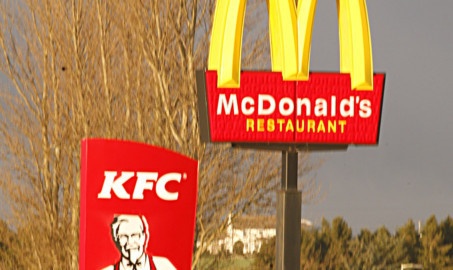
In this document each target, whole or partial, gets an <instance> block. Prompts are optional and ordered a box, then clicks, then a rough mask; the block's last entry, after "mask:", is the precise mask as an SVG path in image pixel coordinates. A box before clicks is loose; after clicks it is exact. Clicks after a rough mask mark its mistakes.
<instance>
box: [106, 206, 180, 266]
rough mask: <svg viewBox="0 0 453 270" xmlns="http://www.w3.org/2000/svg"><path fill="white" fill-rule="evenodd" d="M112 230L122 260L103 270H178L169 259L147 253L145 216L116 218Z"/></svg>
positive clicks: (147, 234)
mask: <svg viewBox="0 0 453 270" xmlns="http://www.w3.org/2000/svg"><path fill="white" fill-rule="evenodd" d="M111 229H112V230H111V233H112V238H113V242H115V245H116V247H117V248H118V250H119V252H120V253H121V258H120V260H119V261H118V262H116V263H115V264H113V265H110V266H108V267H106V268H104V269H103V270H176V268H175V267H174V266H173V264H172V263H171V262H170V261H169V260H168V259H167V258H164V257H158V256H151V255H149V254H147V253H146V248H147V246H148V241H149V232H148V223H147V221H146V219H145V217H144V216H138V215H119V216H116V217H115V218H114V219H113V222H112V224H111Z"/></svg>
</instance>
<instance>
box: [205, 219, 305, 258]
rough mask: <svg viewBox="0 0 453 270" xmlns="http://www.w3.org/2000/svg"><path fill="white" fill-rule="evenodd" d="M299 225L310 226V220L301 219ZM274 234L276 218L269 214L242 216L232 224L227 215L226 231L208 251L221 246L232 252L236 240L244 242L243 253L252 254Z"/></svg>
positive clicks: (214, 251) (216, 250) (214, 252)
mask: <svg viewBox="0 0 453 270" xmlns="http://www.w3.org/2000/svg"><path fill="white" fill-rule="evenodd" d="M301 226H305V227H311V226H312V222H310V221H308V220H306V219H302V220H301ZM275 235H276V218H275V217H270V216H242V217H238V218H237V219H236V220H235V222H234V224H232V223H231V217H229V225H228V228H227V230H226V233H225V234H223V235H222V236H221V237H220V238H218V239H216V240H214V242H213V243H212V244H211V245H209V246H208V251H209V252H210V253H212V254H217V253H218V252H219V251H220V250H222V248H223V249H224V250H226V251H228V252H229V253H233V246H234V244H235V243H237V242H242V243H243V244H244V249H243V253H244V254H252V253H254V252H258V251H259V250H260V247H261V244H262V242H263V241H264V240H266V239H269V238H272V237H274V236H275Z"/></svg>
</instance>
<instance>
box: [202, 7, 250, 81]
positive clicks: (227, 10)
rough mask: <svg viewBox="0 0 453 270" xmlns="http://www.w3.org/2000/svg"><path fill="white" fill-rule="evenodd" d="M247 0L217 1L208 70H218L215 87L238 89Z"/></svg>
mask: <svg viewBox="0 0 453 270" xmlns="http://www.w3.org/2000/svg"><path fill="white" fill-rule="evenodd" d="M246 3H247V0H217V3H216V9H215V14H214V24H213V26H212V33H211V44H210V48H209V59H208V69H209V70H217V75H218V77H217V85H218V87H221V88H239V83H240V80H241V52H242V34H243V28H244V16H245V8H246Z"/></svg>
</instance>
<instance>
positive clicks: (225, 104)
mask: <svg viewBox="0 0 453 270" xmlns="http://www.w3.org/2000/svg"><path fill="white" fill-rule="evenodd" d="M316 4H317V0H299V1H298V4H297V6H296V4H295V2H294V0H267V6H268V10H269V37H270V44H271V46H270V47H271V61H272V71H266V72H262V71H260V72H257V71H241V46H242V34H243V24H244V16H245V7H246V0H217V3H216V9H215V15H214V21H213V27H212V34H211V44H210V50H209V60H208V70H206V71H200V72H198V73H197V84H198V99H199V114H200V128H201V137H202V140H203V141H206V142H267V143H313V144H318V143H320V144H377V143H378V137H379V125H380V118H381V108H382V101H383V88H384V81H385V74H382V73H379V74H378V73H373V60H372V50H371V38H370V31H369V24H368V14H367V8H366V3H365V0H337V10H338V22H339V23H338V25H339V43H340V73H312V72H310V71H309V62H310V48H311V35H312V30H313V21H314V18H315V11H316Z"/></svg>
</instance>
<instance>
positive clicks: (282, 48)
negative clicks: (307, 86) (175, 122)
mask: <svg viewBox="0 0 453 270" xmlns="http://www.w3.org/2000/svg"><path fill="white" fill-rule="evenodd" d="M316 4H317V0H299V4H298V5H297V10H296V7H295V3H294V0H267V5H268V9H269V28H270V29H269V32H270V35H269V36H270V43H271V59H272V71H277V72H282V75H283V79H284V80H308V77H309V64H310V50H311V35H312V31H313V22H314V17H315V11H316ZM245 5H246V0H217V6H216V10H215V15H214V25H213V30H212V35H211V46H210V52H209V63H208V69H209V70H217V71H218V86H219V87H230V88H237V87H239V82H240V70H241V61H240V60H241V46H242V33H243V24H244V15H245ZM337 9H338V22H339V23H338V24H339V32H340V71H341V72H342V73H351V87H352V89H358V90H373V61H372V53H371V38H370V30H369V24H368V14H367V8H366V3H365V0H337Z"/></svg>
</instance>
